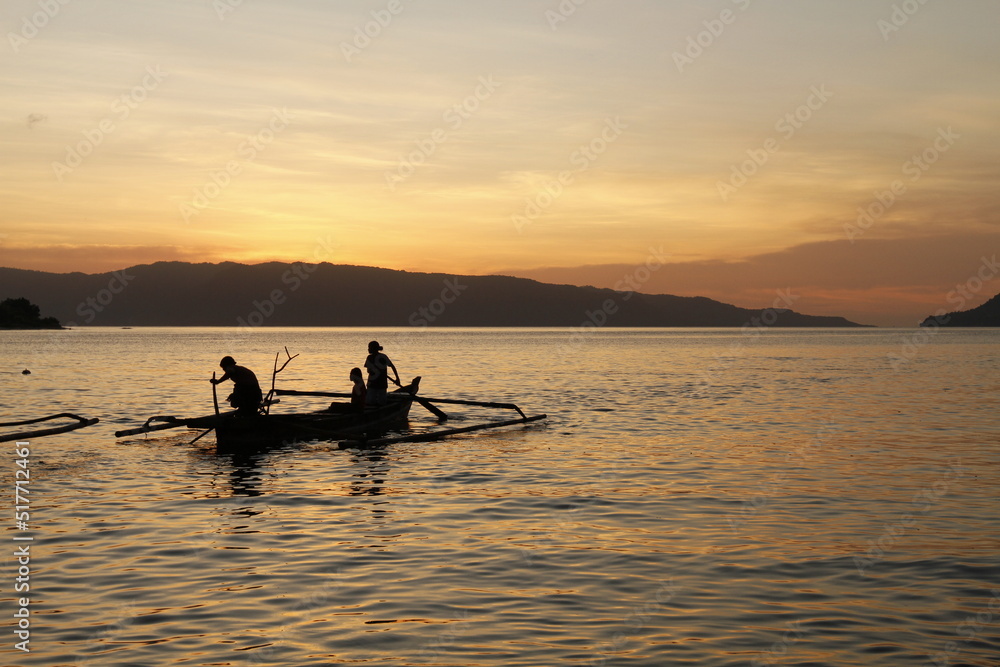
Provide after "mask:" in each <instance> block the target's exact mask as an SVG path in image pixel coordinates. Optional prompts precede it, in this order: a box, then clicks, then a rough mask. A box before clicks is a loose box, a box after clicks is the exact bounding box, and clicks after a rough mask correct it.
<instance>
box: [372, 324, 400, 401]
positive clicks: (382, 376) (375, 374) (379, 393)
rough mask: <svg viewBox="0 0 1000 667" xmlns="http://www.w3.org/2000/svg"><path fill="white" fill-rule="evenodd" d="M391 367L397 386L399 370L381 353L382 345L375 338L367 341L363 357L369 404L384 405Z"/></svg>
mask: <svg viewBox="0 0 1000 667" xmlns="http://www.w3.org/2000/svg"><path fill="white" fill-rule="evenodd" d="M390 368H391V369H392V373H393V375H395V376H396V377H395V378H394V379H393V383H394V384H395V385H396V386H397V387H398V386H400V384H399V372H398V371H397V370H396V367H395V366H394V365H393V364H392V362H391V361H390V360H389V357H387V356H386V355H384V354H382V346H381V345H379V344H378V341H377V340H373V341H372V342H370V343H368V358H367V359H365V369H366V370H367V371H368V396H367V401H368V404H369V405H385V403H386V400H387V398H386V395H387V393H388V390H389V369H390Z"/></svg>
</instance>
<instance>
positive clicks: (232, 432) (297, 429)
mask: <svg viewBox="0 0 1000 667" xmlns="http://www.w3.org/2000/svg"><path fill="white" fill-rule="evenodd" d="M285 353H286V354H288V350H287V348H286V350H285ZM295 356H298V355H295ZM295 356H292V355H288V360H287V361H286V362H285V363H284V365H283V366H281V368H278V365H277V361H278V360H277V357H275V368H274V373H273V375H272V377H271V390H270V391H269V392H268V394H267V396H265V398H264V401H263V402H262V403H261V408H260V410H259V413H258V414H257V415H256V416H253V417H237V416H236V411H235V410H234V411H229V412H220V411H219V404H218V397H217V396H216V394H215V385H213V386H212V395H213V400H214V403H215V414H212V415H206V416H203V417H191V418H179V417H174V416H155V417H150V418H149V419H147V420H146V422H145V423H144V424H143V425H142V426H139V427H136V428H130V429H125V430H122V431H117V432H116V433H115V437H118V438H121V437H125V436H131V435H142V434H146V433H150V432H152V431H161V430H165V429H173V428H180V427H186V428H189V429H201V430H202V431H203V432H202V433H201V434H200V435H199V436H198V437H196V438H195V439H194V440H192V441H191V443H192V444H193V443H195V442H197V441H198V440H200V439H201V438H202V437H204V436H206V435H208V434H209V433H211V432H212V431H215V441H216V448H217V450H218V451H219V452H224V453H239V452H241V451H254V450H258V449H262V448H267V447H273V446H280V445H283V444H289V443H294V442H303V441H309V440H335V441H339V446H340V447H341V448H342V449H346V448H356V447H374V446H381V445H388V444H393V443H397V442H423V441H429V440H437V439H440V438H444V437H447V436H449V435H457V434H459V433H469V432H472V431H479V430H483V429H490V428H501V427H505V426H514V425H517V424H526V423H529V422H534V421H538V420H541V419H545V418H546V415H544V414H540V415H533V416H530V417H529V416H528V415H526V414H525V413H524V411H522V410H521V408H519V407H518V406H516V405H514V404H513V403H497V402H492V401H470V400H460V399H446V398H425V397H423V396H417V392H418V391H419V389H420V378H419V377H416V378H413V381H412V382H410V384H408V385H406V386H403V387H400V388H399V389H397V390H395V391H393V392H391V393H389V394H387V402H386V404H385V405H368V406H365V409H364V411H363V412H358V411H357V409H356V408H355V407H354V406H353V405H351V403H350V401H349V400H347V401H341V402H336V401H335V402H333V403H331V404H330V406H329V407H327V408H324V409H322V410H316V411H313V412H291V413H272V412H271V406H272V405H275V404H277V403H280V401H281V399H280V398H279V397H282V396H284V397H292V396H304V397H312V398H335V399H350V398H351V395H350V394H346V393H339V392H327V391H299V390H294V389H275V387H274V381H275V377H276V376H277V374H278V373H279V372H281V371H282V370H284V368H285V366H287V365H288V362H289V361H291V360H292V359H294V358H295ZM413 403H418V404H420V405H421V406H422V407H424V408H426V409H427V410H428V411H429V412H431V413H432V414H434V416H436V417H437V418H438V421H439V422H444V421H446V420H448V419H449V416H448V415H447V414H446V413H445V412H444V411H443V410H441V409H440V408H438V407H437V406H436V405H435V403H437V404H445V405H449V404H450V405H468V406H477V407H485V408H501V409H510V410H514V411H516V412H517V414H518V415H519V418H517V419H508V420H502V421H489V422H486V423H482V424H476V425H473V426H464V427H460V428H450V429H438V430H434V431H429V432H422V433H413V434H401V435H394V436H387V435H386V434H387V433H388V432H390V431H392V430H394V429H402V428H405V426H406V424H407V418H408V416H409V413H410V407H411V406H412V405H413Z"/></svg>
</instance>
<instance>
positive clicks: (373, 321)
mask: <svg viewBox="0 0 1000 667" xmlns="http://www.w3.org/2000/svg"><path fill="white" fill-rule="evenodd" d="M8 297H11V298H19V297H26V298H28V299H30V300H31V301H32V302H33V303H37V304H39V305H40V306H41V307H42V308H43V309H44V310H45V312H47V313H50V314H52V315H53V316H55V317H57V318H58V319H59V320H60V321H62V322H63V323H64V324H65V325H66V326H80V325H93V326H249V327H256V326H413V327H425V326H452V327H454V326H497V327H503V326H558V327H563V326H569V327H601V326H609V327H632V326H639V327H641V326H650V327H744V326H751V327H772V326H775V327H852V326H864V325H860V324H857V323H854V322H850V321H848V320H847V319H845V318H842V317H830V316H812V315H803V314H801V313H797V312H795V311H792V310H789V309H787V308H783V307H777V304H776V305H775V307H771V308H761V309H747V308H739V307H737V306H733V305H730V304H726V303H722V302H720V301H715V300H713V299H709V298H707V297H680V296H673V295H669V294H643V293H639V292H621V291H615V290H612V289H608V288H597V287H579V286H575V285H556V284H551V283H543V282H539V281H537V280H533V279H530V278H517V277H512V276H499V275H497V276H463V275H452V274H445V273H420V272H412V271H401V270H398V269H384V268H376V267H370V266H357V265H345V264H330V263H326V262H323V263H319V264H308V263H303V262H294V263H288V262H266V263H263V264H240V263H237V262H220V263H207V262H202V263H190V262H180V261H164V262H154V263H152V264H140V265H136V266H131V267H128V268H125V269H121V270H119V271H112V272H106V273H99V274H85V273H80V272H73V273H50V272H44V271H32V270H28V269H13V268H0V299H2V298H8Z"/></svg>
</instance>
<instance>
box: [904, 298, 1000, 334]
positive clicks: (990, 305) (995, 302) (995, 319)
mask: <svg viewBox="0 0 1000 667" xmlns="http://www.w3.org/2000/svg"><path fill="white" fill-rule="evenodd" d="M920 326H922V327H1000V294H997V295H996V296H995V297H993V298H992V299H990V300H989V301H987V302H986V303H984V304H983V305H981V306H979V307H978V308H973V309H971V310H960V311H956V312H953V313H946V314H944V315H931V316H930V317H928V318H927V319H925V320H924V321H923V322H921V323H920Z"/></svg>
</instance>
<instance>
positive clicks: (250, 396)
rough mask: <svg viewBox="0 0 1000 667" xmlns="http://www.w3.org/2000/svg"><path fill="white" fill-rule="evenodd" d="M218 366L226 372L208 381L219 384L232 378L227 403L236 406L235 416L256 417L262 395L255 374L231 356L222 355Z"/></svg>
mask: <svg viewBox="0 0 1000 667" xmlns="http://www.w3.org/2000/svg"><path fill="white" fill-rule="evenodd" d="M219 366H220V367H221V368H222V370H224V371H225V372H226V374H225V375H223V376H222V377H221V378H219V379H218V380H216V379H215V378H212V379H211V380H209V382H211V383H212V384H219V383H220V382H225V381H226V380H232V381H233V393H232V394H230V395H229V404H230V405H231V406H233V407H234V408H236V416H237V417H256V416H257V410H258V409H259V408H260V401H261V399H263V397H264V396H263V394H262V393H261V391H260V384H259V383H258V382H257V376H256V375H254V373H253V371H252V370H250V369H249V368H246V367H245V366H237V365H236V360H235V359H233V358H232V357H223V358H222V361H220V362H219Z"/></svg>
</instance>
